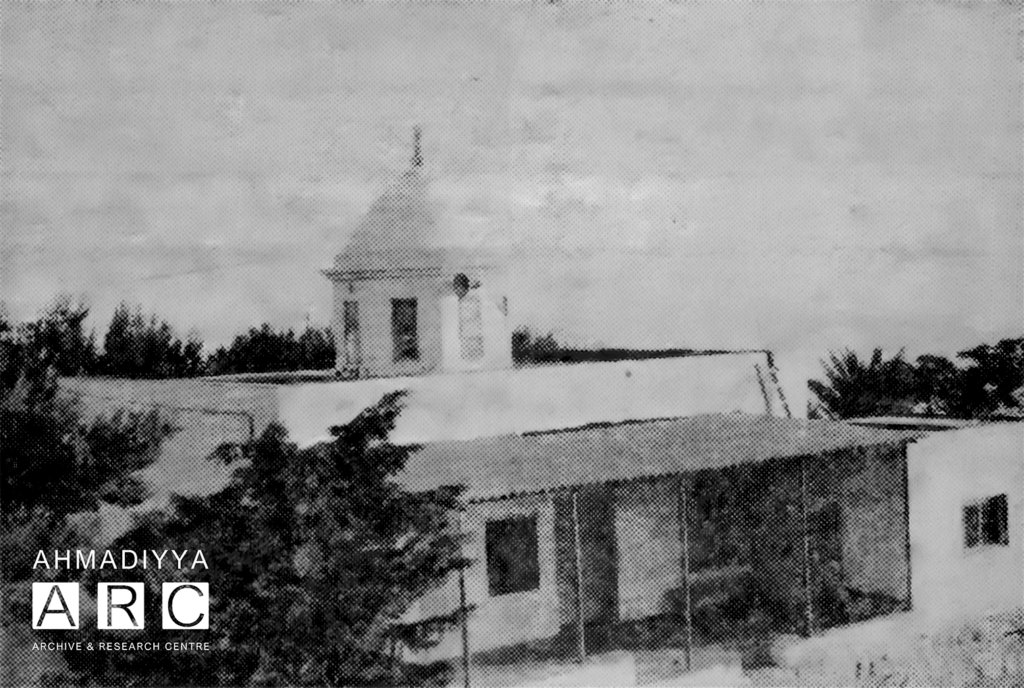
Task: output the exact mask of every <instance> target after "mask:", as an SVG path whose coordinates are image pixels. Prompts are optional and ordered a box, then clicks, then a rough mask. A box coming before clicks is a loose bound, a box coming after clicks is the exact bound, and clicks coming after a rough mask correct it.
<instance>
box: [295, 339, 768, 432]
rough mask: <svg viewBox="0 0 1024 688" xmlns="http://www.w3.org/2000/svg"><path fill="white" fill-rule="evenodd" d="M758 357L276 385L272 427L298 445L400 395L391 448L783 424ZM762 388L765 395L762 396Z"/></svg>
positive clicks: (762, 357)
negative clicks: (696, 423)
mask: <svg viewBox="0 0 1024 688" xmlns="http://www.w3.org/2000/svg"><path fill="white" fill-rule="evenodd" d="M765 370H766V361H765V355H764V354H763V353H759V352H753V353H742V354H725V355H716V356H688V357H678V358H665V359H649V360H644V361H617V362H610V363H584V364H575V365H551V366H537V367H529V368H520V369H503V370H486V371H480V372H464V373H453V374H442V375H430V376H422V377H404V378H388V379H385V378H381V379H366V380H353V381H338V382H314V383H306V384H296V385H281V386H280V387H279V388H278V408H279V414H280V416H279V418H280V421H281V422H282V423H283V424H284V425H285V426H286V427H287V428H288V430H289V432H290V434H291V436H292V438H293V439H294V440H295V441H297V442H299V443H300V444H305V443H311V442H315V441H317V440H319V439H324V438H325V437H326V436H327V429H328V428H329V427H330V426H333V425H339V424H344V423H347V422H348V421H350V420H351V419H352V418H354V417H355V416H356V415H357V414H358V413H359V412H361V411H362V410H363V409H365V408H367V407H368V406H370V405H372V404H374V403H376V402H377V401H378V400H380V399H381V397H383V396H384V395H385V394H388V393H390V392H394V391H399V390H404V391H405V392H406V393H407V397H406V400H405V404H406V407H405V409H404V411H403V412H402V414H401V416H400V417H399V419H398V422H397V425H396V428H395V431H394V432H393V433H392V440H393V441H395V442H398V443H403V444H404V443H409V444H414V443H415V444H422V443H428V442H438V441H444V440H466V439H473V438H477V437H489V436H497V435H505V434H515V433H526V432H543V431H547V430H558V429H565V428H573V427H579V426H583V425H588V424H593V423H615V422H622V421H627V420H644V419H654V418H671V417H680V416H693V415H699V414H705V413H732V412H741V413H752V414H770V415H781V407H780V404H779V398H778V392H777V390H776V389H775V388H774V387H773V386H772V385H771V384H770V382H769V381H768V380H767V379H765V377H766V376H765V373H764V371H765ZM762 385H763V386H764V387H763V388H762Z"/></svg>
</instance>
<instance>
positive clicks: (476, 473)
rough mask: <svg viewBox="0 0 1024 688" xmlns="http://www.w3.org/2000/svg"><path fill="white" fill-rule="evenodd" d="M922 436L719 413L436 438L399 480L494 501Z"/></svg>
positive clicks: (418, 488)
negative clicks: (467, 437)
mask: <svg viewBox="0 0 1024 688" xmlns="http://www.w3.org/2000/svg"><path fill="white" fill-rule="evenodd" d="M922 434H923V433H920V432H907V431H899V430H886V429H881V428H865V427H857V426H854V425H849V424H847V423H842V422H835V421H824V420H802V419H796V418H775V417H771V416H754V415H746V414H729V415H722V414H716V415H706V416H696V417H692V418H678V419H672V420H659V421H646V422H637V423H624V424H618V425H612V426H607V427H592V428H581V429H576V430H567V431H563V432H557V433H547V434H538V435H523V436H520V435H506V436H502V437H489V438H481V439H475V440H466V441H459V442H439V443H435V444H429V445H427V446H425V447H423V449H422V450H421V451H419V452H417V453H416V454H415V455H413V456H412V457H411V458H410V460H409V464H408V465H407V466H406V470H405V471H404V472H403V473H402V474H401V476H400V477H399V482H400V483H401V484H402V485H403V486H404V487H405V488H406V489H409V490H413V491H423V490H429V489H433V488H436V487H441V486H444V485H465V486H466V490H467V491H466V495H465V498H466V499H467V500H468V501H487V500H493V499H501V498H503V497H509V496H513V495H517V494H529V493H539V492H548V491H552V490H557V489H560V488H565V487H570V486H575V485H587V484H596V483H606V482H624V481H629V480H638V479H642V478H649V477H656V476H664V475H673V474H679V473H687V472H691V471H697V470H702V469H709V468H724V467H727V466H734V465H739V464H749V463H757V462H760V461H767V460H768V459H773V458H785V457H796V456H806V455H817V454H822V453H825V452H830V451H835V450H839V449H848V448H853V447H859V446H873V445H880V444H892V443H902V442H909V441H911V440H913V439H915V438H917V437H920V436H922Z"/></svg>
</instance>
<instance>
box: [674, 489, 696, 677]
mask: <svg viewBox="0 0 1024 688" xmlns="http://www.w3.org/2000/svg"><path fill="white" fill-rule="evenodd" d="M689 487H690V485H689V482H688V481H687V480H686V478H683V477H680V478H679V488H678V489H679V530H680V539H681V540H682V545H683V609H684V614H685V618H684V623H685V624H686V670H687V671H690V670H691V669H692V665H693V601H692V593H691V589H690V498H689V495H688V492H689Z"/></svg>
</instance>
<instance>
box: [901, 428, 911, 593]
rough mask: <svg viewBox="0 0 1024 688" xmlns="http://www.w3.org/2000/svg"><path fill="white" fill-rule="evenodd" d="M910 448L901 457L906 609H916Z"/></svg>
mask: <svg viewBox="0 0 1024 688" xmlns="http://www.w3.org/2000/svg"><path fill="white" fill-rule="evenodd" d="M909 453H910V447H908V446H907V445H906V444H904V445H903V446H902V449H901V451H900V455H901V456H902V460H903V552H904V556H905V557H906V558H907V583H906V585H907V602H906V609H907V611H910V610H911V609H913V608H914V597H913V590H914V586H913V578H912V576H911V571H910V456H909Z"/></svg>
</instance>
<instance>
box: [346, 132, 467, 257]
mask: <svg viewBox="0 0 1024 688" xmlns="http://www.w3.org/2000/svg"><path fill="white" fill-rule="evenodd" d="M445 224H446V223H444V222H442V220H441V208H440V206H439V204H438V203H436V202H435V201H434V199H433V198H432V197H431V194H430V184H429V182H428V179H427V177H426V175H425V174H424V172H423V164H422V158H421V156H420V149H419V130H416V135H415V148H414V151H413V157H412V165H411V167H410V168H409V169H408V170H407V171H406V172H404V173H403V174H402V175H401V176H400V177H399V178H398V179H397V180H396V181H395V182H394V183H392V184H391V186H389V187H388V188H387V189H386V190H385V191H384V193H383V194H381V195H380V196H379V197H378V198H377V200H376V201H374V202H373V204H372V205H371V206H370V209H369V210H368V211H367V212H366V214H365V215H363V217H362V218H361V219H360V220H359V221H358V222H357V223H356V225H355V227H354V228H353V229H352V231H351V233H350V235H349V237H350V238H349V241H348V244H347V245H346V246H345V249H344V250H343V251H342V252H341V253H339V254H338V255H337V256H336V257H335V259H334V270H333V271H332V272H334V273H335V274H340V275H352V276H359V275H360V274H365V273H373V274H380V273H386V272H402V273H404V272H408V271H415V272H422V271H424V270H438V269H441V268H442V267H443V266H444V264H445V262H446V257H448V254H449V253H450V252H451V251H449V250H448V249H446V247H445V241H444V236H443V231H444V230H443V226H444V225H445Z"/></svg>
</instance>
